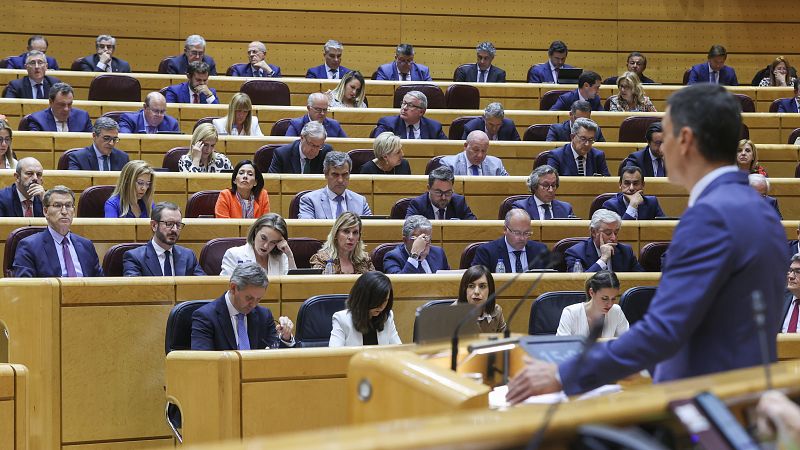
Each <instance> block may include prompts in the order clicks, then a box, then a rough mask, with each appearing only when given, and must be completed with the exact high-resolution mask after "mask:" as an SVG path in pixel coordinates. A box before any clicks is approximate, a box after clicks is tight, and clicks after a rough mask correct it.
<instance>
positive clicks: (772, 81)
mask: <svg viewBox="0 0 800 450" xmlns="http://www.w3.org/2000/svg"><path fill="white" fill-rule="evenodd" d="M789 67H790V65H789V61H787V60H786V58H784V57H783V56H778V57H777V58H775V61H772V64H770V65H769V76H767V77H764V78H762V79H761V82H760V83H758V85H759V86H761V87H767V86H775V87H781V86H782V87H786V86H790V87H794V86H795V84H796V82H797V80H795V79H794V78H792V75H791V74H790V73H789Z"/></svg>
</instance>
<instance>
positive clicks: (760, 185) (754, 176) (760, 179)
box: [747, 173, 783, 220]
mask: <svg viewBox="0 0 800 450" xmlns="http://www.w3.org/2000/svg"><path fill="white" fill-rule="evenodd" d="M747 181H748V182H749V183H750V187H751V188H753V189H755V190H756V192H758V193H759V194H761V196H762V197H764V200H766V201H767V203H768V204H769V205H770V206H772V207H773V208H775V212H777V213H778V217H780V218H781V220H783V214H781V209H780V208H779V207H778V199H777V198H775V197H770V195H769V179H768V178H767V177H765V176H764V175H761V174H760V173H751V174H750V175H748V176H747Z"/></svg>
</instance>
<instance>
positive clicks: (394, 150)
mask: <svg viewBox="0 0 800 450" xmlns="http://www.w3.org/2000/svg"><path fill="white" fill-rule="evenodd" d="M372 151H373V152H374V153H375V159H373V160H372V161H367V162H366V163H365V164H364V165H363V166H361V173H363V174H375V175H411V166H409V165H408V161H406V160H405V159H403V144H401V142H400V138H399V137H398V136H396V135H395V134H394V133H392V132H391V131H384V132H383V133H381V134H379V135H378V137H376V138H375V142H374V143H373V144H372Z"/></svg>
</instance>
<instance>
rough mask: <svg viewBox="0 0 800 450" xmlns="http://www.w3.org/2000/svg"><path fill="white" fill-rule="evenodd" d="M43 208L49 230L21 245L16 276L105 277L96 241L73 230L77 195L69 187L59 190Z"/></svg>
mask: <svg viewBox="0 0 800 450" xmlns="http://www.w3.org/2000/svg"><path fill="white" fill-rule="evenodd" d="M42 204H43V205H44V216H45V218H46V219H47V229H46V230H44V231H42V232H40V233H36V234H34V235H31V236H28V237H26V238H25V239H23V240H21V241H19V244H18V245H17V252H16V254H15V255H14V266H13V271H14V276H16V277H20V278H49V277H102V276H103V269H102V268H100V259H99V258H98V257H97V252H96V251H95V249H94V244H93V243H92V241H90V240H88V239H86V238H84V237H81V236H78V235H77V234H75V233H71V232H70V230H69V229H70V227H71V226H72V219H73V218H74V217H75V194H74V193H73V192H72V191H71V190H70V189H69V188H68V187H66V186H56V187H54V188H52V189H50V190H48V191H47V192H46V193H45V194H44V198H43V199H42Z"/></svg>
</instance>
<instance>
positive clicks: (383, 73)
mask: <svg viewBox="0 0 800 450" xmlns="http://www.w3.org/2000/svg"><path fill="white" fill-rule="evenodd" d="M409 73H410V74H411V79H410V80H406V81H432V79H431V71H430V70H428V67H427V66H423V65H422V64H417V63H412V64H411V70H410V71H409ZM399 78H400V75H399V72H398V71H397V64H395V62H394V61H392V62H390V63H386V64H382V65H381V66H380V67H378V76H377V77H376V78H375V79H376V80H390V81H397V80H398V79H399Z"/></svg>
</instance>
